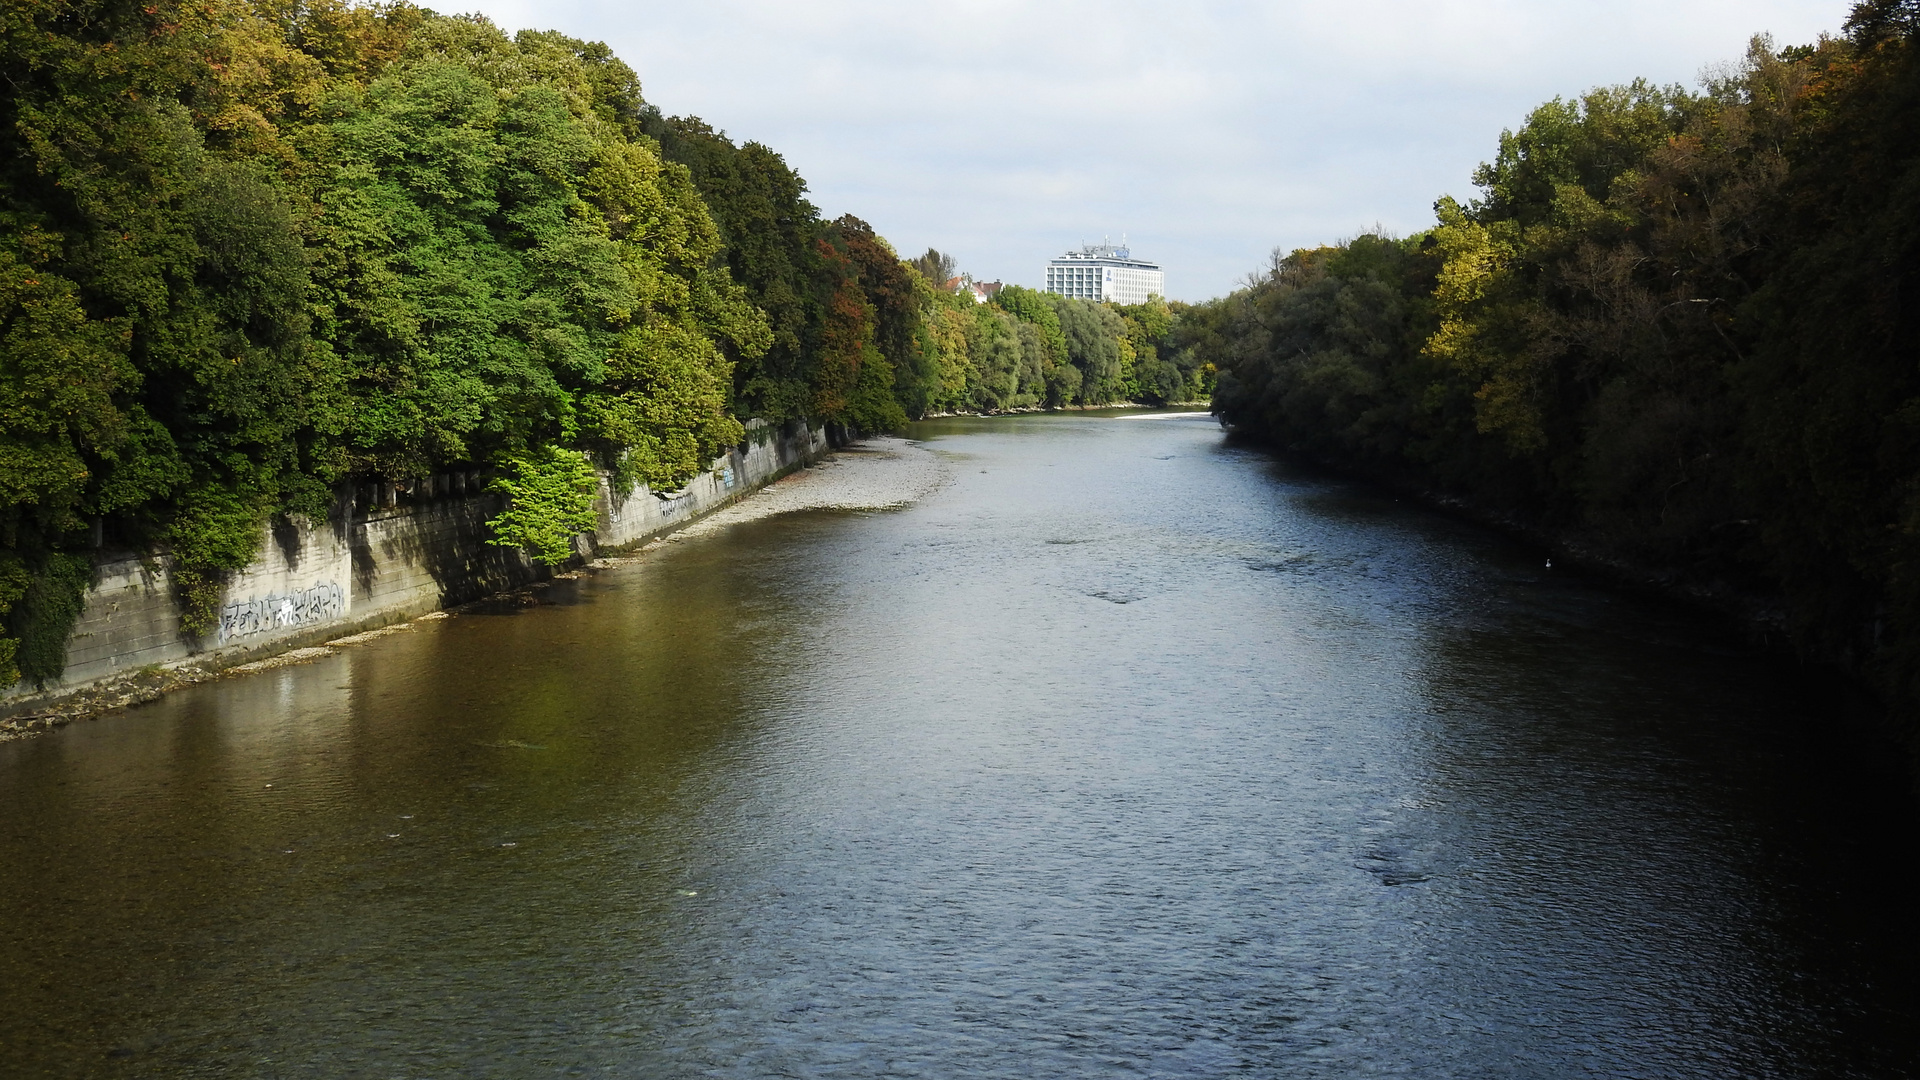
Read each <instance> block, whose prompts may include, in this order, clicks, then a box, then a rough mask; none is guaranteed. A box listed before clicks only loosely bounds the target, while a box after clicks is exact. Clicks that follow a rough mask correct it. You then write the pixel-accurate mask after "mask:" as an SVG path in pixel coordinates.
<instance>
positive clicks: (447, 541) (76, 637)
mask: <svg viewBox="0 0 1920 1080" xmlns="http://www.w3.org/2000/svg"><path fill="white" fill-rule="evenodd" d="M826 449H827V437H826V433H825V431H824V430H822V429H819V428H809V427H806V426H804V425H800V424H793V425H789V426H788V427H786V428H774V427H770V426H768V425H766V424H764V423H762V422H761V421H758V420H755V421H752V422H750V423H749V425H748V429H747V438H746V441H745V442H743V443H742V444H741V445H740V446H739V447H736V448H734V449H733V450H732V451H730V452H729V453H727V454H726V455H724V456H722V457H720V458H717V459H715V460H714V462H713V463H712V465H711V466H709V467H708V468H707V469H706V470H705V471H704V472H702V473H701V474H700V475H698V476H696V477H694V478H693V480H692V481H690V482H689V483H688V484H687V486H686V487H685V488H683V489H681V490H680V491H677V492H672V493H670V494H656V493H654V492H651V491H648V490H647V489H646V488H645V487H641V488H639V489H637V490H635V491H634V492H633V493H631V494H629V495H627V496H626V497H624V498H617V497H615V495H614V493H613V491H612V490H611V488H610V486H609V484H608V481H607V478H606V477H605V476H602V477H601V479H600V494H599V496H598V499H597V502H596V506H595V509H596V511H597V513H598V516H599V519H600V524H599V527H598V528H597V529H595V530H594V531H593V532H592V533H590V534H585V535H582V536H580V537H578V538H577V539H576V541H575V545H576V548H577V550H578V551H579V553H580V555H581V557H582V558H589V557H591V556H593V555H594V554H596V553H599V552H605V551H616V550H619V549H621V548H625V547H630V546H632V545H634V544H638V543H641V542H643V541H645V540H647V539H649V538H651V537H654V536H657V535H659V534H661V533H664V532H669V531H671V530H673V529H675V528H678V527H679V526H681V525H683V524H685V523H687V522H688V521H691V520H693V519H695V518H697V517H699V516H700V515H702V514H704V513H706V512H708V511H710V510H714V509H717V508H718V507H720V506H723V505H725V504H726V503H728V502H731V501H733V500H734V499H735V498H738V497H739V496H741V495H743V494H746V493H747V492H749V491H752V490H753V489H755V488H757V487H760V486H762V485H764V484H767V483H770V482H771V481H773V480H775V479H777V478H779V477H780V476H782V475H784V474H786V473H787V472H790V471H792V470H793V469H795V468H798V467H800V466H802V465H805V464H807V463H809V462H812V461H813V460H815V459H816V458H818V457H819V456H820V454H821V453H822V452H824V451H825V450H826ZM482 486H483V485H482V483H481V481H480V479H479V477H478V475H477V474H473V473H460V474H447V475H443V476H436V477H432V478H430V479H428V480H425V481H421V482H418V483H416V484H414V485H411V486H410V487H408V488H405V489H402V488H397V487H395V486H393V485H387V484H367V485H359V486H357V487H355V488H353V489H350V490H343V491H342V492H340V497H339V499H338V500H337V501H336V504H335V508H334V513H333V514H332V515H331V517H330V519H329V520H328V521H325V522H320V523H315V524H305V525H302V524H295V523H286V522H277V523H275V524H274V525H272V526H269V527H268V529H267V535H266V537H265V542H264V544H263V545H262V547H261V551H260V555H259V557H258V558H256V559H255V560H254V561H253V563H252V565H250V566H248V567H247V568H246V569H244V570H242V571H240V572H238V573H237V574H235V575H234V576H233V579H232V581H231V582H229V584H228V587H227V591H226V595H225V598H224V599H223V601H222V605H221V609H220V624H219V626H218V628H217V629H215V630H213V631H211V632H210V633H208V634H207V635H205V636H204V637H192V636H190V635H188V634H185V633H183V632H182V631H181V629H180V610H179V607H178V606H177V604H176V602H175V598H174V591H173V586H172V581H171V578H170V575H169V570H168V563H167V559H166V557H165V556H163V555H157V556H156V555H149V556H144V557H143V556H139V555H122V556H119V557H110V558H105V559H102V560H101V561H100V563H99V566H98V569H97V570H96V572H95V578H94V582H95V583H94V587H93V590H92V592H90V593H89V594H88V596H87V607H86V611H85V612H84V613H83V614H82V615H81V616H80V621H79V622H78V623H77V624H76V625H75V626H74V631H73V637H72V638H71V639H69V643H68V649H67V668H66V672H65V674H64V675H63V677H62V679H61V681H60V684H59V685H57V686H52V685H50V686H48V687H47V689H46V690H45V691H36V690H34V689H33V688H32V687H31V686H30V685H28V684H21V685H16V686H14V687H12V688H10V689H8V690H6V691H4V692H0V708H7V709H9V710H11V709H14V708H19V707H24V706H26V705H28V704H31V703H32V702H34V701H37V700H41V699H45V698H48V697H55V696H59V695H63V694H66V693H70V692H72V691H74V690H76V689H79V688H82V687H84V686H86V685H88V684H90V683H95V682H98V681H100V680H102V679H106V678H109V677H111V676H113V675H116V674H119V673H122V672H126V671H129V670H132V669H135V668H140V667H145V666H147V665H149V664H177V663H180V662H183V661H189V660H191V661H199V662H205V663H210V664H213V665H214V666H220V665H225V664H231V663H239V662H242V661H244V660H250V659H257V658H259V657H260V656H263V655H268V654H271V653H275V652H280V651H283V650H286V649H290V648H297V647H299V646H302V645H308V644H312V643H315V642H318V641H323V640H326V639H329V638H334V637H339V636H341V635H343V634H349V633H353V632H355V631H358V630H365V629H370V628H372V627H376V626H381V625H385V624H388V623H394V622H399V621H402V620H405V619H410V618H413V617H415V616H418V615H423V614H425V613H427V612H429V611H436V610H439V609H440V608H443V607H447V606H449V605H452V604H458V603H463V602H465V601H467V600H472V599H475V598H477V597H481V596H485V595H487V594H489V593H494V592H498V591H500V590H502V589H509V588H513V587H515V586H517V585H523V584H526V583H528V582H530V581H534V580H537V579H539V578H542V577H545V576H547V575H548V573H550V571H548V570H547V569H546V568H545V567H541V566H539V565H537V564H535V563H534V562H532V561H531V560H530V559H528V558H527V556H526V553H525V552H523V551H521V550H519V549H516V548H502V547H494V546H492V545H490V544H488V543H487V538H488V537H489V536H490V535H491V533H490V531H489V530H488V529H487V524H486V523H487V521H488V520H489V519H490V518H493V517H496V516H498V515H499V513H500V511H501V509H502V507H503V501H502V497H501V496H498V495H492V494H487V493H484V492H483V491H481V488H482Z"/></svg>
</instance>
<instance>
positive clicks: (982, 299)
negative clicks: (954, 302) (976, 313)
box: [946, 274, 1006, 304]
mask: <svg viewBox="0 0 1920 1080" xmlns="http://www.w3.org/2000/svg"><path fill="white" fill-rule="evenodd" d="M946 288H947V291H948V292H950V293H953V294H954V295H956V296H971V297H973V302H974V303H976V304H984V303H986V302H987V301H989V300H991V299H993V298H994V296H996V295H998V294H999V292H1000V290H1001V289H1004V288H1006V286H1005V285H1003V284H1001V283H1000V282H998V281H975V280H973V278H971V277H969V276H967V275H966V274H961V275H960V276H959V277H957V278H950V279H949V280H948V281H947V285H946Z"/></svg>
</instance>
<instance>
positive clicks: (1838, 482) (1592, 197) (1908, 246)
mask: <svg viewBox="0 0 1920 1080" xmlns="http://www.w3.org/2000/svg"><path fill="white" fill-rule="evenodd" d="M1917 28H1920V4H1917V3H1914V2H1913V0H1872V2H1869V3H1864V4H1861V5H1859V6H1858V7H1857V8H1856V9H1855V11H1854V13H1853V16H1852V18H1851V19H1850V21H1849V22H1848V23H1847V26H1846V30H1845V34H1844V36H1841V37H1837V38H1828V39H1823V40H1821V41H1819V42H1817V43H1815V44H1813V45H1809V46H1797V47H1791V48H1780V47H1778V46H1776V45H1775V44H1774V43H1772V42H1770V41H1768V40H1766V39H1756V40H1755V42H1754V43H1753V45H1752V47H1751V49H1750V50H1749V52H1748V53H1747V55H1746V57H1745V58H1744V59H1743V60H1742V61H1741V62H1740V63H1738V64H1737V65H1734V66H1731V67H1729V68H1727V69H1725V70H1723V71H1721V72H1718V73H1717V74H1715V75H1714V76H1713V77H1712V78H1710V79H1708V80H1707V81H1706V84H1705V86H1704V87H1703V88H1702V89H1701V90H1700V91H1698V92H1690V91H1687V90H1685V89H1683V88H1680V87H1659V86H1653V85H1649V84H1647V83H1645V82H1634V83H1630V84H1626V85H1621V86H1613V87H1604V88H1601V89H1597V90H1593V91H1590V92H1588V93H1586V94H1584V95H1582V96H1580V97H1578V98H1576V99H1572V100H1560V99H1556V100H1554V101H1552V102H1549V103H1547V104H1545V105H1542V106H1541V107H1539V108H1538V109H1536V110H1535V111H1534V112H1533V113H1532V114H1531V115H1529V116H1528V117H1527V119H1526V122H1525V123H1524V124H1523V125H1522V126H1521V127H1520V128H1519V130H1517V131H1513V132H1507V133H1505V134H1503V135H1502V136H1501V138H1500V141H1499V146H1498V149H1497V152H1496V153H1495V155H1494V158H1493V160H1492V161H1491V162H1490V163H1488V164H1486V165H1484V166H1482V167H1481V169H1480V170H1479V172H1478V174H1477V175H1476V176H1475V183H1476V184H1477V186H1478V187H1479V191H1480V194H1479V195H1478V196H1477V197H1476V198H1474V199H1472V200H1470V201H1468V202H1465V203H1462V202H1458V201H1455V200H1454V199H1451V198H1443V199H1441V200H1440V202H1439V203H1438V205H1437V207H1436V209H1437V212H1438V222H1437V224H1436V225H1435V226H1434V227H1433V228H1431V229H1429V230H1428V231H1426V232H1423V233H1420V234H1418V235H1416V236H1412V237H1408V238H1405V239H1396V238H1393V237H1389V236H1382V235H1373V234H1368V235H1362V236H1359V237H1357V238H1355V239H1353V240H1351V241H1348V242H1345V243H1341V244H1337V245H1332V246H1328V247H1322V248H1316V249H1310V250H1299V251H1294V252H1292V253H1291V254H1287V255H1285V256H1283V257H1277V258H1276V259H1275V260H1274V262H1273V263H1272V265H1271V266H1270V267H1269V268H1268V269H1267V271H1266V272H1265V273H1264V274H1263V275H1261V276H1260V278H1259V280H1258V281H1257V282H1256V283H1254V284H1252V285H1250V286H1249V287H1247V288H1244V289H1242V290H1240V291H1238V292H1235V293H1234V294H1232V295H1231V296H1228V297H1226V298H1223V299H1221V300H1218V301H1215V302H1212V303H1209V304H1206V305H1201V306H1199V307H1197V308H1195V309H1193V310H1192V311H1190V312H1189V313H1188V314H1187V316H1186V319H1187V321H1188V322H1189V324H1190V325H1189V327H1188V328H1187V331H1186V332H1187V333H1189V334H1190V335H1192V336H1193V340H1194V341H1195V342H1196V346H1195V347H1196V349H1197V351H1198V354H1199V355H1200V356H1203V357H1204V358H1205V359H1207V360H1208V361H1210V362H1211V363H1213V364H1215V365H1217V366H1218V368H1219V370H1220V371H1221V373H1222V374H1221V376H1220V385H1219V389H1218V392H1217V394H1216V396H1215V408H1216V410H1217V411H1218V412H1219V413H1220V414H1221V415H1222V416H1223V418H1225V419H1226V420H1227V421H1229V422H1230V423H1232V424H1233V425H1234V426H1235V427H1236V428H1237V429H1239V430H1241V431H1244V432H1247V433H1249V434H1252V435H1255V436H1258V437H1262V438H1265V439H1269V440H1272V441H1274V442H1276V443H1280V444H1283V445H1286V446H1289V447H1294V448H1297V449H1299V450H1302V451H1305V452H1307V453H1310V454H1312V455H1314V456H1317V457H1319V458H1321V459H1323V460H1325V461H1329V462H1333V463H1337V464H1339V465H1342V466H1345V467H1349V468H1353V469H1356V470H1359V471H1362V472H1366V473H1369V474H1371V475H1374V476H1377V477H1382V478H1385V479H1388V480H1391V481H1394V482H1396V483H1400V484H1402V485H1407V486H1414V487H1419V488H1423V489H1426V490H1428V491H1431V492H1434V493H1437V494H1442V495H1444V496H1447V497H1450V498H1453V499H1456V500H1459V501H1462V502H1465V503H1466V504H1467V505H1470V506H1473V507H1476V508H1478V509H1480V510H1481V511H1483V512H1491V513H1494V514H1499V515H1503V516H1507V517H1510V518H1512V519H1515V520H1520V521H1524V522H1527V523H1529V524H1530V525H1532V526H1535V527H1537V528H1540V529H1542V530H1544V531H1547V532H1551V533H1555V534H1558V535H1560V536H1561V537H1563V538H1565V539H1567V540H1568V541H1569V542H1573V543H1577V544H1579V545H1581V546H1583V547H1584V548H1586V549H1587V550H1589V551H1591V552H1594V553H1596V554H1597V555H1598V556H1599V557H1601V558H1603V559H1606V560H1609V561H1613V562H1616V563H1619V564H1622V565H1630V566H1634V567H1639V568H1644V569H1649V570H1652V571H1654V572H1656V573H1658V574H1660V575H1662V576H1664V577H1665V578H1666V579H1667V580H1668V581H1669V582H1671V583H1673V584H1675V585H1678V586H1681V587H1684V588H1688V589H1691V590H1695V591H1700V592H1705V593H1709V594H1713V595H1717V596H1721V597H1736V596H1738V597H1766V598H1775V599H1777V604H1778V612H1779V627H1780V629H1781V630H1782V631H1783V632H1784V633H1785V634H1786V635H1787V636H1788V637H1789V638H1790V639H1791V640H1792V641H1793V642H1794V643H1795V644H1796V645H1797V646H1798V647H1799V648H1800V649H1801V650H1802V651H1803V653H1804V654H1806V655H1808V656H1810V657H1816V658H1819V659H1822V660H1830V661H1837V662H1840V663H1843V664H1846V665H1849V666H1852V667H1855V668H1856V669H1860V670H1864V671H1866V672H1869V673H1870V674H1871V676H1872V678H1873V679H1874V680H1875V681H1876V682H1877V684H1878V685H1879V687H1880V689H1881V691H1882V693H1883V696H1884V697H1885V699H1886V700H1887V701H1888V702H1889V703H1890V704H1891V705H1893V706H1894V708H1895V709H1896V710H1897V711H1899V712H1900V713H1902V714H1903V715H1904V716H1905V717H1906V718H1907V723H1908V724H1909V725H1911V723H1912V718H1913V717H1914V716H1916V715H1920V572H1917V568H1920V45H1917V43H1916V40H1915V34H1916V29H1917ZM1910 730H1912V729H1911V727H1910Z"/></svg>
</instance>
